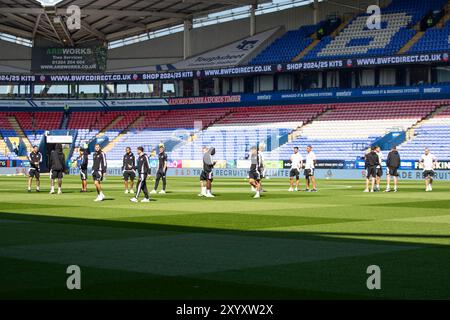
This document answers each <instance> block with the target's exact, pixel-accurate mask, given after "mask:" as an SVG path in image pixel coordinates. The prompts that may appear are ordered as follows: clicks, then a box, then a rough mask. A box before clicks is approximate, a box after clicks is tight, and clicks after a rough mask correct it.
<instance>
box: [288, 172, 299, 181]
mask: <svg viewBox="0 0 450 320" xmlns="http://www.w3.org/2000/svg"><path fill="white" fill-rule="evenodd" d="M289 177H290V178H293V177H295V178H297V180H298V179H299V178H300V171H299V170H298V169H291V171H289Z"/></svg>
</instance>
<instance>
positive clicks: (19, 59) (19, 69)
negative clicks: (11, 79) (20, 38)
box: [0, 40, 31, 74]
mask: <svg viewBox="0 0 450 320" xmlns="http://www.w3.org/2000/svg"><path fill="white" fill-rule="evenodd" d="M30 70H31V48H29V47H25V46H22V45H19V44H15V43H11V42H8V41H3V40H0V73H21V74H23V73H29V72H30Z"/></svg>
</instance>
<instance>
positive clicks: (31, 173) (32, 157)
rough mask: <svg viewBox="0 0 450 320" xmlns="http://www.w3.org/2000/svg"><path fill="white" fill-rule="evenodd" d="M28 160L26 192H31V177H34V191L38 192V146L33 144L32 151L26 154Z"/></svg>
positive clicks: (39, 166) (39, 184)
mask: <svg viewBox="0 0 450 320" xmlns="http://www.w3.org/2000/svg"><path fill="white" fill-rule="evenodd" d="M28 161H30V169H29V170H28V192H31V185H32V183H33V178H35V179H36V192H40V191H41V163H42V154H41V153H40V152H39V148H38V146H33V151H31V152H30V154H29V155H28Z"/></svg>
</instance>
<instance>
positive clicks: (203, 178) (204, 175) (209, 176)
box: [200, 170, 213, 181]
mask: <svg viewBox="0 0 450 320" xmlns="http://www.w3.org/2000/svg"><path fill="white" fill-rule="evenodd" d="M206 180H210V181H213V173H212V171H211V172H206V171H205V170H203V171H202V173H201V174H200V181H206Z"/></svg>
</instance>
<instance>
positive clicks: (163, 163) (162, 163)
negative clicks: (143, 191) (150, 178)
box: [150, 145, 167, 194]
mask: <svg viewBox="0 0 450 320" xmlns="http://www.w3.org/2000/svg"><path fill="white" fill-rule="evenodd" d="M166 173H167V153H166V152H165V148H164V145H160V146H159V154H158V172H157V173H156V181H155V188H154V189H153V190H152V191H151V192H150V193H151V194H154V193H156V192H157V190H158V185H159V180H161V179H162V182H163V187H162V190H161V191H160V192H159V193H160V194H165V193H166V186H167V183H166V182H167V180H166Z"/></svg>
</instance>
